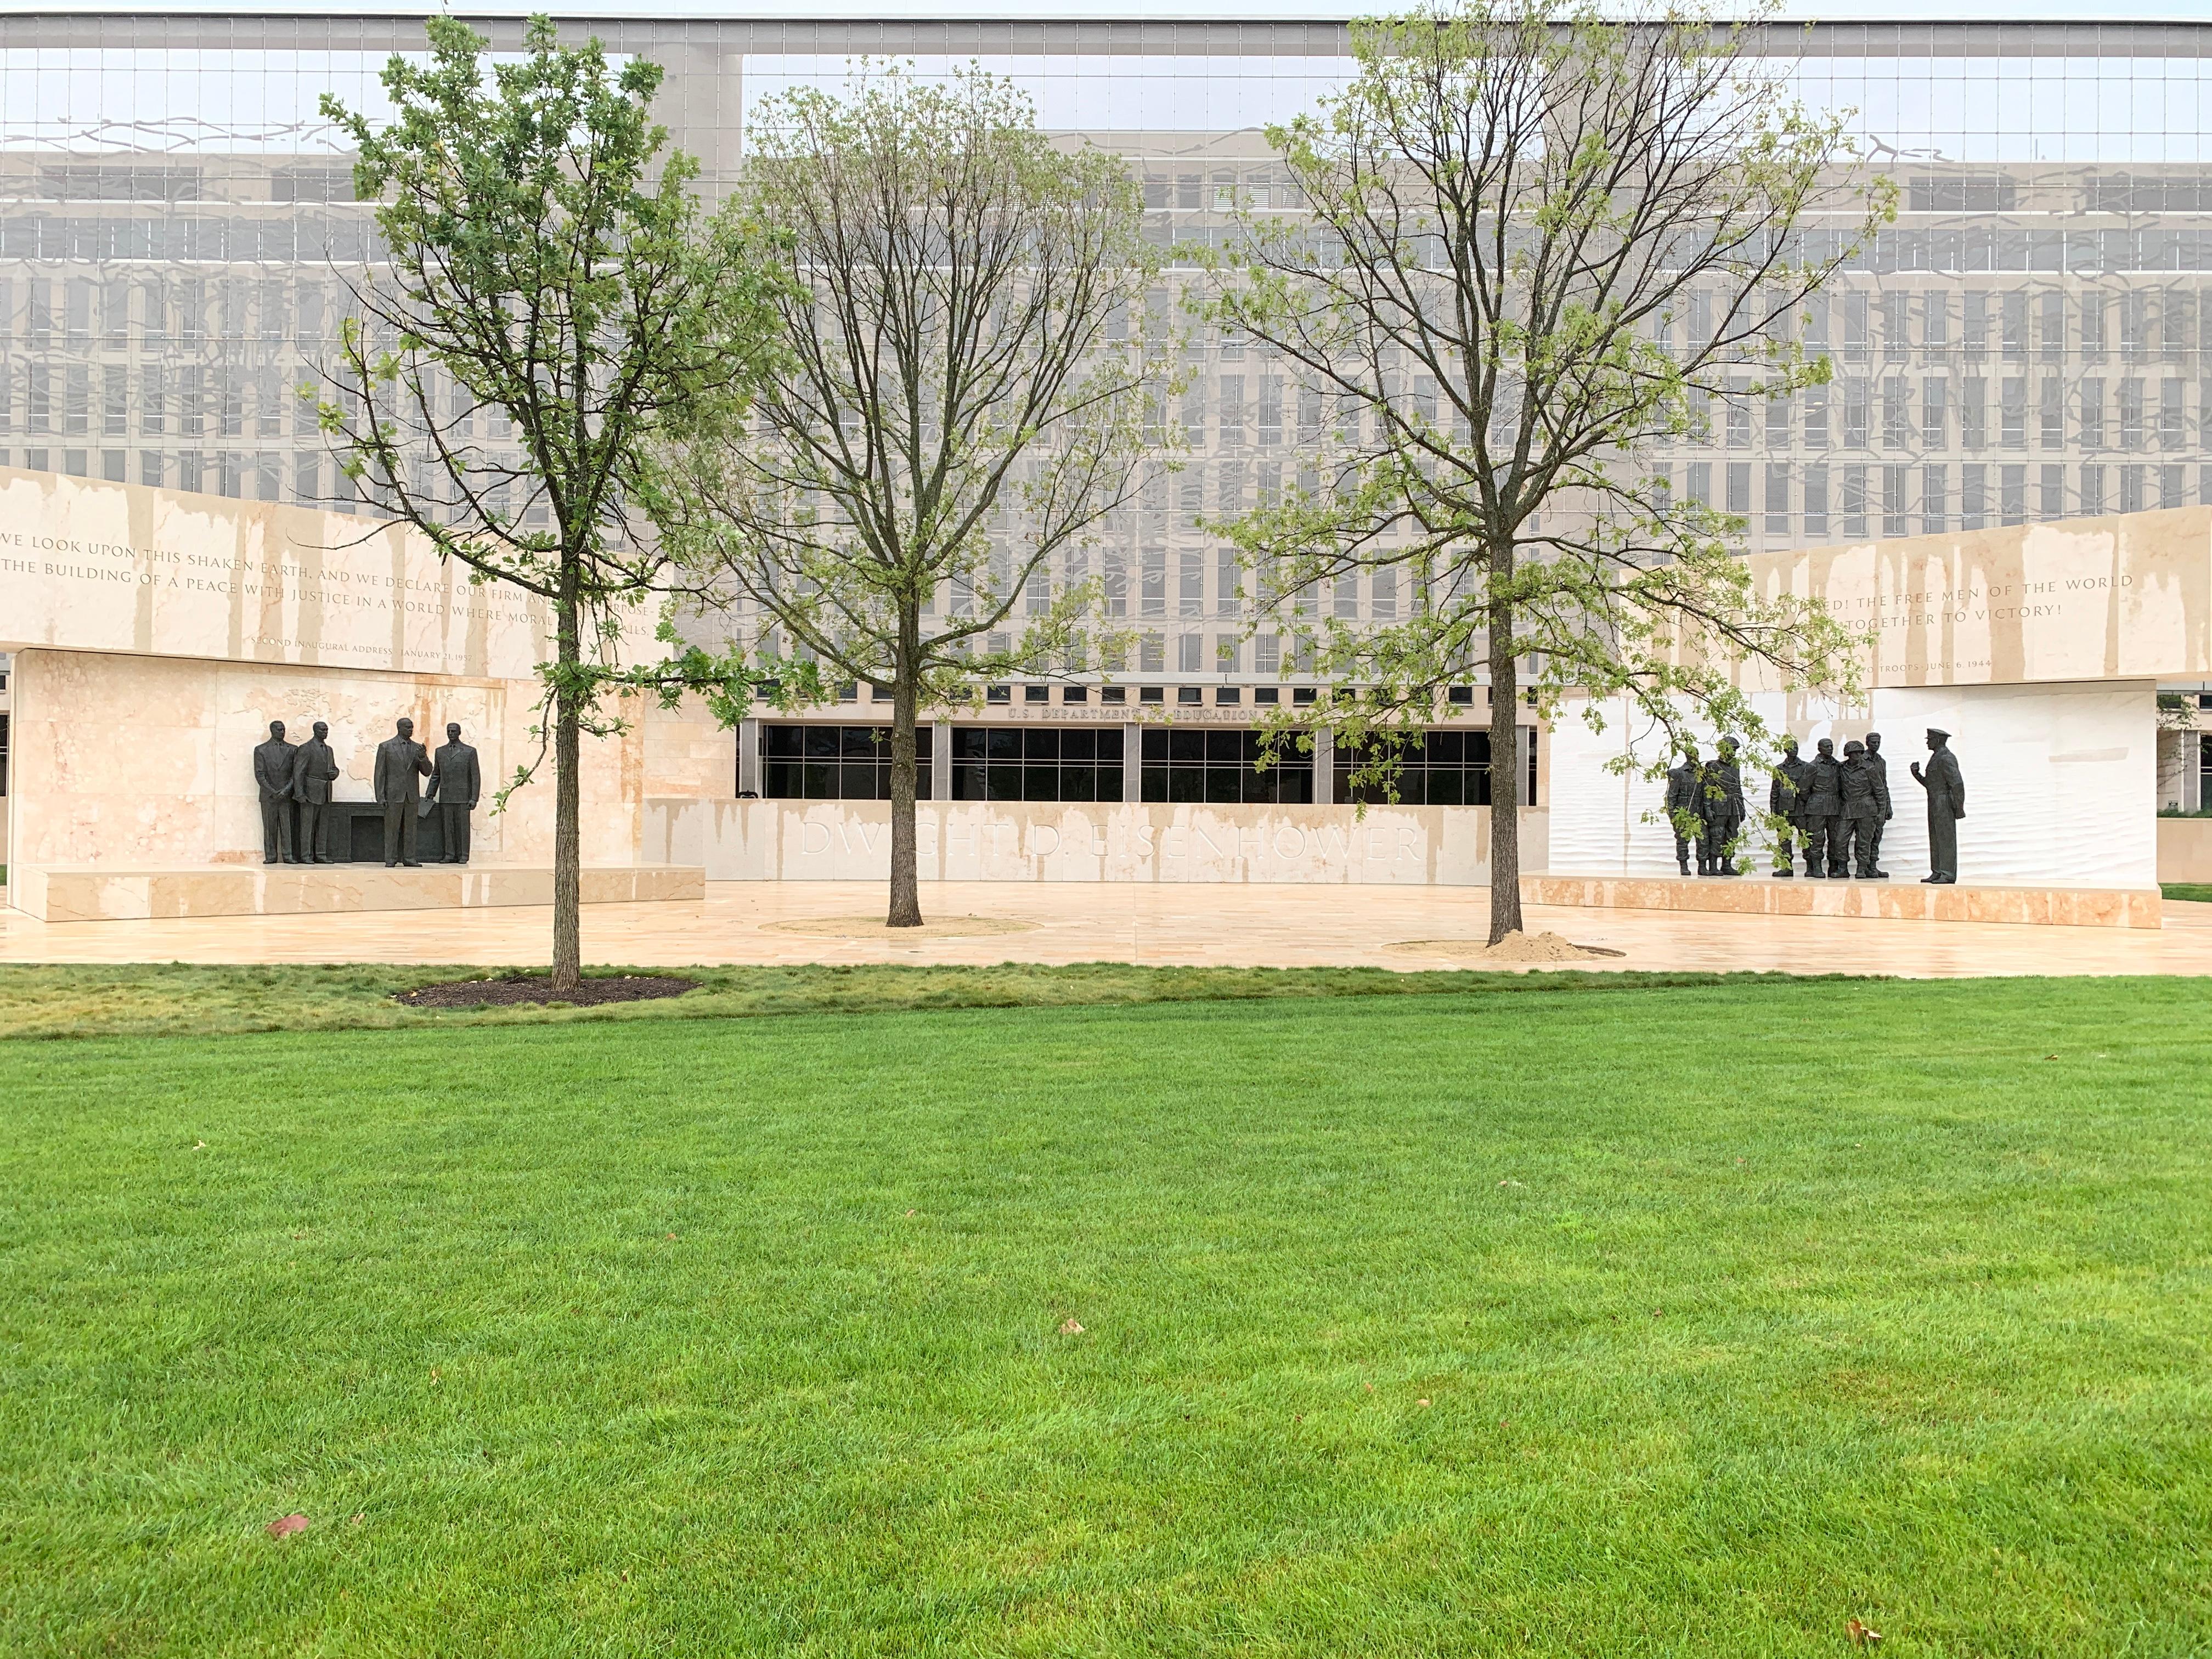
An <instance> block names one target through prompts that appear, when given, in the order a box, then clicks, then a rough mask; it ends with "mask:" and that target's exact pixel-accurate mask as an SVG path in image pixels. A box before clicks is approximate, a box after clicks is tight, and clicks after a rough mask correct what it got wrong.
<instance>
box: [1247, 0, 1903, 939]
mask: <svg viewBox="0 0 2212 1659" xmlns="http://www.w3.org/2000/svg"><path fill="white" fill-rule="evenodd" d="M1757 45H1758V37H1757V36H1756V35H1755V34H1754V33H1752V32H1750V31H1747V29H1745V28H1743V27H1729V26H1722V25H1719V24H1717V23H1714V22H1712V21H1709V20H1707V19H1705V18H1700V17H1695V16H1685V15H1681V14H1679V13H1674V12H1668V13H1666V14H1663V15H1642V16H1629V17H1623V15H1621V13H1620V10H1619V9H1612V10H1608V11H1601V10H1598V9H1595V8H1586V9H1583V10H1581V11H1579V12H1577V13H1574V14H1572V15H1565V16H1562V15H1561V14H1560V13H1559V12H1558V11H1557V10H1556V9H1554V8H1553V7H1551V6H1548V5H1544V4H1541V3H1537V0H1466V3H1464V4H1461V5H1457V6H1452V7H1448V8H1446V9H1438V10H1436V11H1432V12H1427V13H1423V14H1420V15H1413V16H1407V17H1402V18H1397V19H1392V20H1385V21H1376V22H1372V23H1367V24H1362V25H1358V26H1357V27H1355V28H1354V30H1353V33H1352V49H1353V55H1354V58H1355V63H1356V70H1355V73H1354V75H1353V76H1352V81H1351V82H1350V84H1349V85H1348V86H1346V88H1345V90H1344V91H1343V92H1342V93H1341V94H1338V95H1337V96H1335V97H1334V98H1333V99H1330V100H1327V101H1326V102H1325V103H1324V104H1323V106H1322V108H1321V110H1320V112H1318V113H1317V114H1315V115H1310V116H1307V117H1304V118H1299V119H1297V120H1295V121H1293V122H1291V124H1290V125H1287V126H1279V127H1274V128H1271V129H1270V130H1269V139H1270V142H1271V143H1273V146H1274V147H1275V148H1276V149H1278V150H1279V153H1280V155H1281V156H1282V159H1283V161H1285V164H1286V165H1287V167H1288V168H1289V172H1290V177H1291V181H1292V183H1293V185H1295V187H1296V188H1297V190H1299V191H1303V192H1304V198H1305V202H1306V205H1307V210H1308V211H1307V212H1306V214H1305V215H1304V216H1302V217H1301V218H1300V219H1299V220H1298V221H1297V222H1294V223H1289V224H1285V223H1284V222H1282V221H1281V219H1280V217H1279V216H1278V217H1277V218H1276V219H1275V220H1274V221H1273V222H1268V221H1267V220H1263V219H1262V218H1261V216H1258V215H1256V214H1251V213H1247V214H1245V215H1244V216H1243V236H1242V238H1241V241H1240V244H1239V246H1238V247H1237V249H1236V250H1235V252H1233V253H1232V254H1231V255H1230V256H1229V257H1228V258H1226V259H1225V261H1224V262H1223V273H1222V274H1223V279H1224V281H1223V286H1222V288H1221V289H1220V291H1219V293H1218V299H1217V301H1216V302H1215V305H1214V307H1213V308H1214V311H1215V314H1216V315H1217V316H1218V319H1220V320H1221V321H1223V322H1224V323H1225V324H1228V325H1232V326H1235V327H1238V328H1241V329H1243V330H1244V331H1247V332H1249V334H1251V335H1252V336H1253V337H1255V339H1256V340H1257V341H1258V342H1259V343H1261V347H1262V348H1263V349H1267V350H1271V351H1272V352H1273V353H1274V354H1276V355H1278V356H1279V357H1281V358H1282V359H1283V360H1285V362H1286V363H1287V364H1288V365H1289V367H1290V370H1291V374H1293V376H1294V377H1295V378H1296V379H1297V380H1298V381H1299V382H1300V384H1301V385H1302V386H1304V388H1305V390H1306V392H1307V393H1308V395H1309V396H1310V397H1311V398H1316V399H1318V400H1320V402H1321V403H1322V405H1323V409H1324V412H1325V413H1326V414H1328V415H1329V416H1332V417H1333V419H1332V420H1331V421H1330V422H1328V424H1327V425H1326V427H1325V428H1324V430H1323V431H1322V433H1321V435H1320V441H1319V443H1318V444H1317V445H1316V446H1314V447H1312V450H1311V453H1310V456H1309V457H1308V465H1309V467H1310V475H1309V477H1308V479H1307V480H1306V481H1305V483H1304V485H1303V487H1302V488H1301V489H1298V490H1297V491H1294V492H1292V493H1291V495H1289V496H1288V497H1287V498H1286V499H1285V501H1282V502H1280V503H1279V504H1276V505H1274V506H1273V507H1262V508H1261V510H1260V511H1259V512H1257V513H1254V514H1251V515H1249V516H1248V517H1246V518H1243V519H1242V520H1237V521H1236V522H1233V523H1231V524H1226V525H1223V526H1218V527H1219V528H1220V529H1221V530H1223V531H1224V532H1225V533H1227V534H1230V535H1231V536H1233V537H1234V538H1236V539H1237V541H1238V543H1239V544H1241V546H1242V547H1243V550H1244V551H1245V553H1246V555H1247V556H1249V558H1250V559H1251V561H1252V562H1254V563H1255V566H1256V567H1258V568H1260V569H1261V571H1262V572H1263V573H1272V580H1273V593H1274V594H1275V595H1277V596H1282V595H1286V594H1293V593H1298V592H1305V591H1309V590H1310V587H1311V585H1312V584H1314V583H1316V582H1319V581H1325V580H1330V579H1332V578H1334V577H1338V576H1342V575H1346V574H1356V573H1358V572H1359V571H1361V570H1363V569H1369V568H1377V567H1397V568H1405V569H1408V570H1410V571H1411V572H1412V573H1413V576H1414V578H1415V581H1414V587H1415V592H1416V605H1415V609H1414V614H1413V617H1411V618H1410V619H1407V620H1401V621H1398V622H1395V623H1389V624H1385V625H1381V626H1378V627H1376V629H1373V630H1371V631H1370V632H1369V633H1366V634H1364V635H1355V634H1354V633H1353V632H1352V631H1351V630H1347V629H1340V628H1335V627H1333V626H1332V627H1331V628H1329V629H1326V630H1324V632H1325V635H1326V637H1325V640H1324V641H1323V647H1322V662H1323V664H1324V665H1325V666H1326V667H1327V668H1328V669H1329V670H1330V671H1333V672H1334V674H1335V675H1337V676H1338V677H1340V678H1345V679H1347V680H1350V679H1357V680H1359V681H1362V682H1364V683H1363V684H1361V686H1360V689H1359V690H1358V691H1357V692H1356V693H1355V692H1346V693H1342V694H1340V695H1339V696H1338V697H1337V698H1336V699H1334V701H1333V702H1332V703H1331V704H1330V705H1329V706H1328V710H1327V712H1326V713H1325V714H1324V716H1323V718H1324V719H1325V720H1329V721H1331V722H1332V723H1334V725H1335V726H1336V729H1337V733H1338V736H1339V738H1340V741H1345V742H1346V743H1347V744H1349V745H1350V746H1351V748H1352V750H1353V751H1354V752H1355V753H1358V752H1360V750H1361V749H1362V747H1363V745H1371V746H1368V747H1367V748H1366V750H1365V753H1366V760H1365V762H1364V764H1365V766H1366V767H1367V768H1368V769H1369V771H1370V775H1380V776H1383V777H1386V778H1387V776H1388V775H1389V772H1390V770H1391V768H1392V765H1393V760H1392V756H1393V752H1394V750H1393V743H1394V741H1397V740H1402V737H1403V735H1404V732H1406V730H1407V727H1409V726H1413V725H1417V724H1418V723H1419V721H1421V720H1425V719H1426V718H1428V717H1429V716H1430V714H1431V710H1432V709H1433V708H1434V705H1435V700H1436V696H1437V688H1438V686H1439V684H1441V683H1443V682H1445V681H1449V680H1452V679H1465V678H1472V676H1471V674H1470V672H1469V668H1470V665H1471V664H1473V663H1474V662H1478V661H1480V662H1483V663H1485V664H1486V666H1487V669H1488V676H1489V681H1490V695H1491V703H1490V733H1489V737H1490V753H1491V777H1492V787H1491V826H1492V835H1491V896H1492V902H1491V938H1492V941H1493V942H1495V941H1496V940H1497V939H1501V938H1503V937H1504V935H1505V934H1506V933H1510V932H1514V931H1517V930H1518V929H1519V927H1520V926H1521V899H1520V879H1519V878H1520V841H1519V812H1518V806H1519V799H1520V788H1519V786H1518V779H1519V776H1520V774H1521V765H1520V755H1519V742H1518V722H1519V718H1520V714H1521V708H1522V700H1523V699H1522V694H1523V691H1524V690H1528V691H1529V692H1531V693H1533V695H1534V699H1535V701H1536V702H1537V703H1538V704H1539V706H1540V707H1543V708H1547V709H1552V708H1557V706H1558V702H1559V696H1560V694H1561V693H1562V692H1564V691H1565V690H1567V689H1568V688H1570V687H1575V688H1579V689H1581V690H1586V691H1589V692H1591V693H1593V694H1595V696H1599V697H1602V696H1615V695H1623V694H1625V695H1626V696H1629V697H1630V698H1631V699H1632V702H1634V704H1635V705H1637V706H1638V707H1639V708H1641V709H1642V710H1643V711H1644V713H1646V714H1649V715H1650V716H1651V717H1652V718H1654V719H1656V720H1658V721H1660V722H1661V723H1662V725H1664V726H1666V727H1667V728H1668V731H1669V732H1670V733H1672V732H1679V731H1680V728H1681V724H1682V722H1683V720H1685V718H1686V712H1688V713H1695V714H1703V715H1704V716H1705V717H1706V718H1708V719H1710V720H1717V721H1719V722H1720V723H1722V724H1723V725H1727V726H1732V727H1735V728H1737V729H1747V728H1748V729H1754V730H1755V729H1756V726H1757V722H1756V721H1755V720H1754V719H1753V716H1752V714H1751V710H1750V708H1749V706H1748V704H1747V701H1746V700H1745V698H1744V697H1743V696H1742V695H1741V693H1740V692H1739V691H1738V690H1736V678H1737V673H1738V670H1739V668H1740V666H1741V665H1742V664H1743V663H1744V662H1745V661H1747V660H1753V659H1755V660H1756V661H1757V662H1759V663H1760V664H1762V665H1765V666H1768V667H1771V668H1772V669H1774V670H1776V671H1779V672H1780V673H1782V674H1783V675H1784V676H1785V677H1786V678H1789V679H1790V681H1791V682H1793V683H1796V684H1840V683H1841V679H1840V678H1839V677H1847V676H1848V674H1849V672H1850V668H1849V664H1848V661H1847V654H1848V653H1847V646H1848V635H1846V633H1845V631H1844V629H1842V627H1841V626H1840V625H1839V624H1838V623H1835V622H1834V621H1832V619H1830V618H1828V617H1826V615H1825V614H1823V613H1822V612H1821V611H1820V609H1819V608H1818V607H1817V606H1816V605H1811V604H1809V603H1807V602H1804V601H1801V600H1796V599H1790V598H1788V597H1787V596H1784V597H1783V598H1781V599H1762V598H1761V597H1760V596H1759V595H1758V594H1757V593H1755V592H1753V588H1752V586H1751V583H1750V580H1749V576H1748V574H1747V571H1746V569H1745V568H1744V566H1743V564H1742V562H1741V560H1739V559H1737V558H1735V556H1733V550H1734V542H1735V538H1736V537H1737V536H1738V535H1740V534H1741V530H1742V528H1743V521H1742V520H1741V519H1740V518H1731V517H1729V515H1727V514H1725V513H1718V512H1716V511H1714V510H1713V509H1712V508H1711V507H1710V506H1708V505H1707V504H1706V503H1705V502H1703V501H1694V500H1689V499H1686V498H1684V497H1680V496H1676V495H1673V494H1672V493H1670V491H1669V489H1668V481H1667V478H1666V476H1665V474H1664V472H1663V471H1654V470H1653V469H1652V468H1651V466H1650V464H1649V460H1648V459H1647V458H1648V457H1649V455H1650V452H1652V451H1653V450H1655V449H1657V448H1661V447H1668V446H1671V445H1674V444H1677V443H1679V442H1680V441H1681V440H1682V439H1683V438H1684V437H1685V436H1686V435H1688V434H1690V433H1691V432H1692V431H1693V430H1695V429H1697V428H1699V425H1700V423H1701V422H1704V421H1705V419H1706V418H1707V416H1708V413H1709V411H1710V410H1711V408H1712V407H1713V406H1714V405H1715V404H1725V403H1726V402H1728V401H1729V400H1731V399H1741V398H1778V397H1786V396H1788V395H1790V393H1792V392H1795V391H1796V390H1797V389H1798V388H1800V387H1802V386H1808V385H1812V384H1816V383H1819V382H1821V381H1824V380H1826V377H1827V373H1828V370H1827V365H1826V362H1825V361H1815V360H1808V358H1807V356H1805V354H1804V353H1803V351H1802V349H1800V347H1799V346H1798V345H1797V344H1796V343H1794V342H1793V341H1792V340H1791V339H1790V337H1789V336H1790V328H1789V326H1788V325H1789V322H1790V319H1791V318H1792V317H1793V316H1794V315H1795V314H1796V312H1797V310H1798V308H1799V307H1801V306H1802V303H1803V301H1805V300H1806V298H1807V297H1808V295H1812V294H1813V293H1814V292H1815V291H1817V290H1818V289H1820V286H1821V285H1822V283H1825V282H1826V279H1827V278H1828V276H1830V275H1831V274H1832V272H1833V271H1834V270H1836V269H1837V268H1838V265H1839V264H1840V263H1841V261H1842V260H1843V259H1844V258H1846V257H1847V256H1848V254H1849V253H1850V251H1851V249H1852V248H1853V247H1854V246H1857V244H1858V242H1859V241H1860V240H1863V237H1864V236H1865V235H1866V234H1868V233H1869V230H1870V228H1871V227H1872V225H1873V224H1874V223H1875V222H1879V221H1881V220H1882V219H1884V218H1885V217H1886V216H1887V215H1888V214H1889V213H1890V212H1891V211H1892V209H1891V206H1890V199H1889V196H1888V194H1887V188H1886V186H1882V185H1879V184H1871V185H1870V184H1869V183H1867V182H1866V181H1864V180H1863V179H1858V178H1857V177H1856V176H1855V175H1854V174H1853V173H1851V172H1850V169H1849V167H1848V166H1847V163H1848V162H1849V161H1850V159H1851V156H1850V146H1849V143H1848V141H1847V140H1846V139H1845V137H1844V132H1843V129H1842V125H1841V122H1840V119H1839V118H1814V117H1812V116H1809V115H1808V114H1807V113H1806V112H1804V111H1803V109H1802V107H1801V106H1799V105H1798V103H1797V102H1796V100H1795V98H1794V97H1793V96H1792V95H1791V94H1790V91H1789V88H1788V84H1787V81H1786V78H1785V76H1784V75H1783V74H1781V73H1779V72H1778V71H1776V70H1773V69H1771V68H1769V67H1768V66H1767V65H1766V64H1764V63H1763V62H1762V60H1760V59H1759V58H1757V57H1756V56H1755V55H1754V54H1755V49H1756V46H1757ZM1808 218H1817V220H1818V225H1817V227H1816V228H1814V229H1813V230H1812V232H1811V234H1804V233H1805V222H1806V221H1807V220H1808ZM1693 295H1696V296H1700V298H1701V301H1702V303H1701V304H1700V305H1699V306H1698V307H1695V308H1693V307H1692V306H1691V304H1690V300H1691V297H1692V296H1693ZM1700 317H1703V318H1707V319H1710V323H1709V325H1707V326H1705V327H1704V328H1702V329H1695V330H1693V331H1692V332H1691V333H1690V334H1689V335H1687V336H1686V337H1679V336H1678V335H1677V334H1676V332H1675V331H1676V330H1677V329H1678V328H1680V327H1682V326H1684V325H1686V323H1687V322H1688V320H1689V319H1695V318H1700ZM1592 707H1593V709H1594V708H1595V707H1596V704H1595V702H1593V704H1592Z"/></svg>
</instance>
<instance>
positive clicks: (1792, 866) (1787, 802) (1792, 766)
mask: <svg viewBox="0 0 2212 1659" xmlns="http://www.w3.org/2000/svg"><path fill="white" fill-rule="evenodd" d="M1812 770H1813V768H1812V765H1811V763H1809V762H1808V761H1806V760H1804V759H1803V758H1802V757H1800V756H1799V755H1798V753H1797V739H1796V738H1783V739H1782V758H1781V759H1780V760H1778V761H1777V762H1776V763H1774V781H1773V783H1772V784H1771V785H1770V786H1769V787H1768V788H1767V791H1766V810H1767V811H1769V812H1771V813H1772V814H1773V815H1774V817H1778V818H1779V819H1780V820H1781V821H1782V822H1781V825H1780V827H1779V828H1778V829H1776V831H1775V839H1774V873H1775V874H1776V875H1778V876H1794V875H1796V873H1797V868H1796V854H1797V849H1798V848H1799V847H1801V846H1802V844H1803V842H1804V840H1805V785H1806V782H1807V780H1808V778H1809V777H1810V776H1811V774H1812ZM1805 873H1806V874H1808V875H1811V874H1813V873H1814V872H1813V871H1812V870H1811V869H1810V868H1808V870H1807V871H1806V872H1805Z"/></svg>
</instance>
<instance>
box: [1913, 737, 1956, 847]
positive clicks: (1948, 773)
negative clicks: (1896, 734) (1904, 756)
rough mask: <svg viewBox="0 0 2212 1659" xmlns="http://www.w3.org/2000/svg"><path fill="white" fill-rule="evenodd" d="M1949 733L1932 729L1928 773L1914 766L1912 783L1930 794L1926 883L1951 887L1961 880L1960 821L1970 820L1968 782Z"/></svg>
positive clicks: (1929, 742)
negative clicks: (1967, 800) (1949, 745)
mask: <svg viewBox="0 0 2212 1659" xmlns="http://www.w3.org/2000/svg"><path fill="white" fill-rule="evenodd" d="M1950 741H1951V734H1950V733H1949V732H1939V731H1937V730H1936V728H1935V727H1934V726H1929V728H1928V770H1927V771H1926V772H1925V773H1923V772H1922V771H1921V769H1920V763H1919V762H1918V761H1915V762H1913V763H1912V781H1913V782H1915V783H1917V784H1918V785H1919V786H1920V787H1922V788H1923V789H1925V790H1926V791H1927V792H1928V873H1927V874H1926V875H1924V876H1923V877H1921V878H1920V879H1921V880H1922V881H1923V882H1933V883H1934V884H1936V885H1937V886H1949V885H1950V884H1953V883H1954V882H1956V881H1957V880H1958V879H1959V820H1960V818H1963V817H1966V780H1965V779H1964V778H1962V777H1960V775H1959V757H1957V756H1956V755H1954V754H1953V753H1952V752H1951V750H1950V749H1949V748H1948V744H1949V743H1950Z"/></svg>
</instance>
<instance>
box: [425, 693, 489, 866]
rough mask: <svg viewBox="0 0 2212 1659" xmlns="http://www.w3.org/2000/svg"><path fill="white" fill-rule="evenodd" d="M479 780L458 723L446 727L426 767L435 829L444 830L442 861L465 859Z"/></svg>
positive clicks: (473, 755) (472, 753)
mask: <svg viewBox="0 0 2212 1659" xmlns="http://www.w3.org/2000/svg"><path fill="white" fill-rule="evenodd" d="M482 787H483V775H482V774H481V772H480V771H479V770H478V769H477V751H476V750H473V749H471V748H470V747H469V745H468V744H465V743H463V742H462V741H461V728H460V726H459V724H458V723H456V724H452V725H448V726H447V727H446V741H445V744H444V745H443V746H442V747H441V748H440V749H439V750H438V753H437V757H436V759H435V762H434V763H432V765H431V768H430V793H432V794H434V795H435V796H436V797H437V798H438V822H439V828H440V829H443V830H444V831H445V841H446V862H447V863H448V864H466V863H467V862H468V861H469V814H470V813H471V812H472V811H475V810H476V805H477V793H479V791H480V790H481V788H482Z"/></svg>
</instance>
